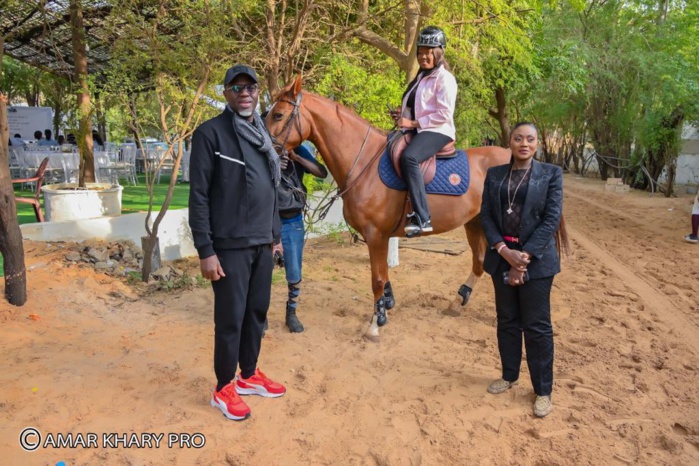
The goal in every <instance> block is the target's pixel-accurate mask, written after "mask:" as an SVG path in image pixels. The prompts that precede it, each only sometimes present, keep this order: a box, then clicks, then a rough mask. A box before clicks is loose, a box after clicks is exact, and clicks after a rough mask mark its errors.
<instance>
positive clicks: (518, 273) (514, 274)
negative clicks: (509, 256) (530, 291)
mask: <svg viewBox="0 0 699 466" xmlns="http://www.w3.org/2000/svg"><path fill="white" fill-rule="evenodd" d="M526 271H527V269H524V270H515V269H514V268H512V269H510V275H509V279H508V280H507V284H508V285H510V286H520V285H523V284H524V273H525V272H526Z"/></svg>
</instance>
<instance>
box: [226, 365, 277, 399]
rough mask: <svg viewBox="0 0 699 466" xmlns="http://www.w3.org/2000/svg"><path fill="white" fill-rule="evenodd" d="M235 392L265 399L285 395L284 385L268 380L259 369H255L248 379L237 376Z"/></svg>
mask: <svg viewBox="0 0 699 466" xmlns="http://www.w3.org/2000/svg"><path fill="white" fill-rule="evenodd" d="M235 390H236V391H237V392H238V393H239V394H241V395H260V396H264V397H267V398H277V397H280V396H282V395H283V394H284V393H286V388H284V385H282V384H280V383H277V382H273V381H272V380H270V379H268V378H267V376H266V375H264V374H263V373H262V371H261V370H259V369H255V373H254V374H253V375H252V377H250V378H249V379H244V378H243V377H242V375H239V376H238V378H237V379H236V381H235Z"/></svg>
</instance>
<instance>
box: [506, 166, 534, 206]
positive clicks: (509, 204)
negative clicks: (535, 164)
mask: <svg viewBox="0 0 699 466" xmlns="http://www.w3.org/2000/svg"><path fill="white" fill-rule="evenodd" d="M514 168H515V166H514V164H513V165H512V166H511V167H510V176H509V177H508V178H507V204H508V207H507V211H506V212H507V215H510V214H511V213H512V212H513V210H512V204H513V203H514V202H515V198H516V197H517V191H519V187H520V186H522V182H523V181H524V179H525V178H526V177H527V173H529V170H530V169H531V168H532V166H531V165H529V168H527V171H525V172H524V176H522V179H521V180H519V184H518V185H517V187H516V188H515V193H514V195H513V196H512V199H510V181H512V171H513V170H514Z"/></svg>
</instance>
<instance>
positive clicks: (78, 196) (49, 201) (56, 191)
mask: <svg viewBox="0 0 699 466" xmlns="http://www.w3.org/2000/svg"><path fill="white" fill-rule="evenodd" d="M123 190H124V188H123V187H122V186H118V185H112V184H109V183H88V184H87V189H80V188H78V187H77V184H75V183H61V184H49V185H45V186H42V187H41V192H42V193H43V195H44V209H45V210H46V221H47V222H64V221H68V220H82V219H88V218H96V217H103V216H116V215H121V192H122V191H123Z"/></svg>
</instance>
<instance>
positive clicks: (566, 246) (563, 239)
mask: <svg viewBox="0 0 699 466" xmlns="http://www.w3.org/2000/svg"><path fill="white" fill-rule="evenodd" d="M554 237H555V238H556V249H557V250H558V255H559V256H562V255H565V256H567V255H568V254H569V253H570V241H569V240H568V231H567V230H566V220H565V218H564V217H563V215H561V223H559V224H558V229H557V230H556V234H555V236H554Z"/></svg>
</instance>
